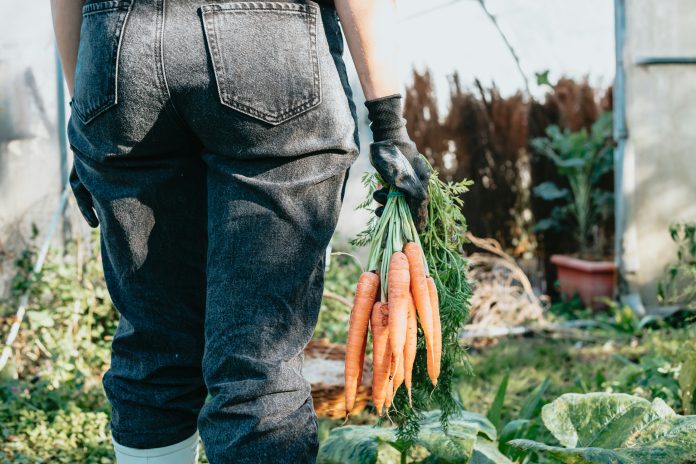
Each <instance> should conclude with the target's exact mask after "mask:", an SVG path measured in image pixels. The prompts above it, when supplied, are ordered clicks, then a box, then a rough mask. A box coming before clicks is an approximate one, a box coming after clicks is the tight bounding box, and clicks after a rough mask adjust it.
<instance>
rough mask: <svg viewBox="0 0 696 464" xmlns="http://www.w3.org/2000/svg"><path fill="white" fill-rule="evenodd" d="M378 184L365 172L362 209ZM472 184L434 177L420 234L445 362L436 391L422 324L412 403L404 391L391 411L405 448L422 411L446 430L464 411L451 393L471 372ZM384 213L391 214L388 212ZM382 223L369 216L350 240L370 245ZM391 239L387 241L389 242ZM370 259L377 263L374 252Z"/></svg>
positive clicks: (374, 176) (412, 438)
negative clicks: (466, 338)
mask: <svg viewBox="0 0 696 464" xmlns="http://www.w3.org/2000/svg"><path fill="white" fill-rule="evenodd" d="M378 183H380V182H379V179H378V177H377V176H376V175H375V174H365V176H364V177H363V184H364V186H365V188H366V190H367V197H366V200H365V202H363V203H362V204H361V205H360V206H361V207H363V208H366V209H369V208H370V205H371V203H372V192H373V191H374V190H375V189H376V187H377V184H378ZM470 185H471V183H470V182H469V181H466V180H465V181H462V182H457V183H452V182H449V183H445V182H442V181H441V180H440V179H439V178H438V177H437V175H432V176H431V177H430V184H429V189H428V192H429V195H430V204H429V209H428V222H427V224H426V227H425V230H424V232H423V233H421V234H420V235H419V238H420V241H421V245H422V247H423V252H424V254H425V259H426V263H427V266H428V268H429V271H430V275H431V276H432V277H433V279H434V281H435V285H436V286H437V290H438V296H439V300H440V319H441V323H442V364H441V370H440V377H439V379H438V384H437V388H435V389H434V390H433V388H432V383H431V381H430V378H429V376H428V373H427V369H426V365H427V363H426V349H425V343H424V339H423V336H422V332H421V329H420V328H419V334H421V336H419V339H418V345H417V352H416V361H415V363H414V369H413V381H412V382H413V383H412V396H413V402H412V403H410V402H409V400H408V397H407V395H406V392H405V389H400V390H399V391H398V392H397V394H396V397H395V398H394V402H393V414H392V415H391V418H392V419H393V420H394V421H395V422H396V423H397V424H398V439H399V444H400V446H401V447H403V448H408V446H409V444H411V443H413V442H414V440H415V439H416V437H417V436H418V433H419V430H420V426H421V417H420V415H419V411H427V410H429V409H433V408H439V409H440V411H441V423H442V426H443V427H445V428H446V427H447V424H448V418H449V417H450V416H451V415H452V414H454V413H455V412H456V411H458V410H460V409H461V407H460V405H458V404H457V402H456V399H455V397H454V395H453V389H454V385H453V382H454V379H455V377H454V374H455V371H456V370H460V371H462V370H464V371H466V370H468V361H467V358H466V351H465V349H464V347H463V346H462V345H461V343H460V341H459V333H460V332H461V330H462V328H463V326H464V324H465V323H466V321H467V319H468V317H469V299H470V296H471V285H470V283H469V281H468V278H467V269H468V262H467V261H466V259H465V258H464V257H463V245H464V241H465V237H466V230H467V229H466V220H465V218H464V216H463V215H462V206H463V201H462V199H461V197H462V196H463V195H464V194H465V193H466V192H467V191H468V189H469V186H470ZM384 214H387V213H386V210H385V213H384ZM378 227H379V222H378V221H377V220H375V219H374V218H373V219H371V220H370V222H369V223H368V226H367V228H366V229H365V231H363V232H362V233H361V234H359V235H358V236H357V237H356V239H355V240H354V241H353V242H352V243H353V244H354V245H356V246H366V245H370V244H372V241H373V239H374V237H376V236H378V235H381V232H380V231H379V229H378ZM389 242H390V241H389V240H388V241H387V243H389ZM370 262H371V263H373V262H377V261H376V259H375V256H374V255H372V256H371V259H370ZM368 267H370V265H368Z"/></svg>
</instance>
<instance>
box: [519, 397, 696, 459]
mask: <svg viewBox="0 0 696 464" xmlns="http://www.w3.org/2000/svg"><path fill="white" fill-rule="evenodd" d="M541 417H542V420H543V422H544V425H545V426H546V428H547V429H548V430H549V431H550V432H551V433H552V434H553V437H554V438H555V440H557V441H558V444H559V445H560V446H558V445H557V444H555V443H552V444H546V443H541V442H538V441H534V440H526V439H522V440H512V441H511V442H510V445H511V446H514V447H517V448H520V449H523V450H529V451H534V452H536V453H538V454H539V455H540V456H541V457H543V458H545V459H548V460H550V461H551V462H560V463H568V464H607V463H615V464H661V463H665V464H666V463H670V464H689V463H693V462H694V459H695V458H696V416H680V415H677V414H676V413H675V412H674V411H673V410H672V409H671V408H670V407H669V406H668V405H667V404H665V402H664V401H662V400H661V399H659V398H658V399H655V400H654V401H652V402H650V401H648V400H646V399H643V398H639V397H637V396H631V395H626V394H621V393H589V394H585V395H579V394H574V393H569V394H565V395H562V396H561V397H560V398H558V399H556V400H555V401H553V402H551V403H549V404H547V405H546V406H544V407H543V408H542V412H541Z"/></svg>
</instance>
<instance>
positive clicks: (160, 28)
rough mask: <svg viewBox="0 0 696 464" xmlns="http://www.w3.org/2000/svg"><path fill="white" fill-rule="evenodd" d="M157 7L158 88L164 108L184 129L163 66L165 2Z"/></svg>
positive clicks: (163, 0)
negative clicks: (158, 9)
mask: <svg viewBox="0 0 696 464" xmlns="http://www.w3.org/2000/svg"><path fill="white" fill-rule="evenodd" d="M159 5H160V6H161V8H162V11H161V15H158V18H157V37H155V48H156V50H155V55H156V57H157V59H159V63H158V64H159V66H157V70H158V73H157V74H158V78H159V81H160V87H161V89H162V93H163V98H164V106H165V108H167V109H168V111H169V112H170V113H171V115H172V117H173V118H174V120H175V121H176V122H177V123H178V124H179V125H181V126H182V127H183V128H186V127H187V126H186V123H185V122H184V118H182V117H181V113H179V110H177V109H176V105H174V100H173V99H172V93H171V91H170V89H169V83H168V82H167V72H166V68H165V65H164V25H165V24H164V23H165V21H166V15H167V0H161V2H159Z"/></svg>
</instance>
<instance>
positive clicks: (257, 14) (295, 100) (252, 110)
mask: <svg viewBox="0 0 696 464" xmlns="http://www.w3.org/2000/svg"><path fill="white" fill-rule="evenodd" d="M318 11H319V8H318V7H317V6H316V5H313V4H310V3H307V4H299V3H283V2H234V3H221V4H213V5H204V6H202V7H201V14H202V17H203V27H204V28H205V34H206V38H207V41H208V50H209V52H210V56H211V60H212V63H213V68H214V70H215V79H216V81H217V87H218V93H219V95H220V101H221V103H222V104H223V105H226V106H229V107H230V108H234V109H235V110H237V111H239V112H241V113H244V114H246V115H249V116H252V117H254V118H257V119H260V120H262V121H265V122H267V123H269V124H272V125H276V124H280V123H282V122H285V121H287V120H288V119H291V118H293V117H295V116H297V115H299V114H301V113H304V112H305V111H308V110H309V109H311V108H313V107H315V106H317V105H318V104H319V103H320V102H321V83H320V77H319V61H318V58H317V15H318Z"/></svg>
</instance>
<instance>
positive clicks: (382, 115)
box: [365, 95, 431, 232]
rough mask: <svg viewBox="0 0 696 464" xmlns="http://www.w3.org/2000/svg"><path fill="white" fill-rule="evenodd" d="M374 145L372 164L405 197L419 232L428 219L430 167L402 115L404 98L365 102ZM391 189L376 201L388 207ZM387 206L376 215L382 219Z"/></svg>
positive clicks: (378, 193) (376, 196) (380, 193)
mask: <svg viewBox="0 0 696 464" xmlns="http://www.w3.org/2000/svg"><path fill="white" fill-rule="evenodd" d="M365 106H366V107H367V111H368V114H367V116H368V118H369V119H370V122H371V124H370V129H372V137H373V139H374V143H373V144H372V145H370V162H371V163H372V165H373V166H374V168H375V169H376V170H377V172H378V173H379V175H380V176H382V179H384V181H385V182H386V183H388V184H389V185H390V186H394V187H396V188H397V189H398V190H399V191H400V192H402V193H403V194H404V197H405V199H406V203H408V206H409V208H410V210H411V214H412V215H413V222H414V223H415V225H416V229H418V231H419V232H421V231H422V230H423V228H424V227H425V223H426V221H427V218H428V179H429V178H430V173H431V171H430V167H429V166H428V163H427V162H426V161H425V159H423V157H421V156H420V154H419V153H418V149H417V148H416V144H415V143H413V141H412V140H411V138H410V137H409V136H408V132H407V131H406V120H405V119H404V118H403V116H402V109H401V95H391V96H389V97H383V98H378V99H375V100H369V101H367V102H365ZM388 193H389V188H388V187H384V188H381V189H379V190H377V191H375V193H374V194H373V197H374V199H375V201H377V202H378V203H380V204H381V205H384V204H385V203H386V202H387V195H388ZM383 210H384V206H381V207H379V208H377V210H376V211H375V213H376V214H377V215H378V216H380V215H381V214H382V211H383Z"/></svg>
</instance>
